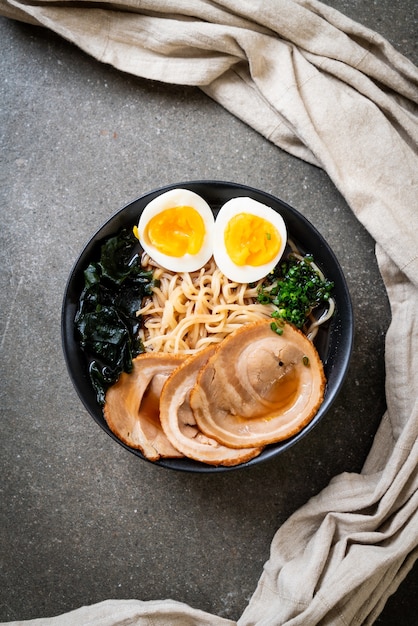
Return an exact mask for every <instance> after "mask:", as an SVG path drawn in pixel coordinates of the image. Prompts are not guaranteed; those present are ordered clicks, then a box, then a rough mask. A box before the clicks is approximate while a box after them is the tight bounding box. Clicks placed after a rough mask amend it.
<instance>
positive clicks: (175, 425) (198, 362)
mask: <svg viewBox="0 0 418 626" xmlns="http://www.w3.org/2000/svg"><path fill="white" fill-rule="evenodd" d="M215 351H216V348H215V347H212V346H209V347H208V348H205V349H204V350H201V351H199V352H198V353H197V354H196V355H193V356H191V357H189V358H188V359H187V360H186V361H185V362H184V363H183V364H182V365H180V366H179V367H178V368H177V369H176V370H174V371H173V373H172V374H171V375H170V376H169V378H168V379H167V382H166V383H165V384H164V387H163V390H162V394H161V398H160V420H161V425H162V427H163V430H164V432H165V434H166V436H167V438H168V439H169V441H170V442H171V443H172V445H173V446H174V447H175V448H177V449H178V450H180V451H181V452H182V453H183V454H184V455H185V456H187V457H189V458H191V459H194V460H197V461H202V462H203V463H207V464H209V465H224V466H232V465H238V464H239V463H244V461H248V460H249V459H252V458H254V457H255V456H257V455H258V454H260V452H261V450H262V448H261V447H258V448H254V447H251V448H241V449H239V450H238V449H232V448H230V447H226V446H224V445H222V444H220V443H218V442H217V441H216V440H215V439H213V438H211V437H208V436H206V435H204V434H203V433H202V432H201V431H200V429H199V427H198V426H197V424H196V420H195V418H194V415H193V411H192V410H191V408H190V404H189V395H190V390H191V389H192V387H193V386H194V384H195V382H196V379H197V376H198V374H199V370H200V368H201V367H202V366H204V365H205V364H206V362H207V361H208V359H209V358H210V357H211V356H212V355H213V354H214V352H215Z"/></svg>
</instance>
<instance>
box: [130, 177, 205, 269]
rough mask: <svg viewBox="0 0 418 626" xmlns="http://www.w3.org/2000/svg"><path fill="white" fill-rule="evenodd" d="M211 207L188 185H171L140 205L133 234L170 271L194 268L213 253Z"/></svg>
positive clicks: (199, 266) (201, 264) (147, 251)
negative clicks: (139, 215)
mask: <svg viewBox="0 0 418 626" xmlns="http://www.w3.org/2000/svg"><path fill="white" fill-rule="evenodd" d="M213 228H214V217H213V213H212V209H211V208H210V206H209V205H208V204H207V202H206V201H205V200H204V199H203V198H202V197H201V196H199V195H198V194H196V193H194V192H193V191H189V190H188V189H180V188H179V189H172V190H170V191H167V192H165V193H162V194H161V195H160V196H157V197H156V198H154V199H153V200H151V202H150V203H149V204H147V206H146V207H145V208H144V210H143V212H142V214H141V217H140V219H139V223H138V231H137V236H138V239H139V242H140V244H141V245H142V247H143V249H144V250H145V252H146V253H147V254H149V256H150V257H151V258H152V259H153V260H154V261H155V262H156V263H158V264H159V265H161V266H162V267H164V268H165V269H168V270H170V271H172V272H179V273H181V272H194V271H195V270H198V269H200V268H201V267H203V266H204V265H205V264H206V263H207V262H208V261H209V259H210V258H211V256H212V254H213Z"/></svg>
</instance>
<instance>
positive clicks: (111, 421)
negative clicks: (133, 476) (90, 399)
mask: <svg viewBox="0 0 418 626" xmlns="http://www.w3.org/2000/svg"><path fill="white" fill-rule="evenodd" d="M185 358H186V356H185V355H179V354H164V353H162V352H155V353H154V352H146V353H144V354H140V355H139V356H137V357H136V358H134V359H133V361H132V365H133V369H132V372H131V373H130V374H127V373H126V372H123V373H122V374H121V375H120V377H119V380H118V381H117V382H116V383H115V384H114V385H112V386H111V387H110V388H109V389H108V390H107V392H106V397H105V404H104V407H103V414H104V417H105V420H106V422H107V424H108V426H109V428H110V430H111V431H112V432H113V434H114V435H116V437H118V438H119V439H120V440H121V441H123V442H124V443H126V444H127V445H128V446H130V447H131V448H137V449H139V450H141V452H142V453H143V455H144V456H145V457H146V458H147V459H149V460H150V461H157V460H158V459H159V458H161V457H182V456H183V455H182V453H181V452H179V451H178V450H177V449H176V448H174V447H173V446H172V444H171V443H170V442H169V440H168V439H167V437H166V436H165V434H164V431H163V429H162V428H161V423H160V418H159V398H160V394H161V390H162V388H163V385H164V383H165V381H166V380H167V378H168V377H169V376H170V374H171V373H172V372H173V370H175V369H176V367H178V366H179V365H180V364H181V363H182V362H183V361H184V360H185Z"/></svg>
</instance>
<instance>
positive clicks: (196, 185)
mask: <svg viewBox="0 0 418 626" xmlns="http://www.w3.org/2000/svg"><path fill="white" fill-rule="evenodd" d="M175 187H183V188H186V189H190V190H191V191H194V192H196V193H197V194H199V195H201V196H202V197H203V198H204V199H205V200H206V201H207V202H208V204H209V205H210V206H211V207H212V209H213V211H214V213H216V212H217V211H218V210H219V208H220V207H221V205H222V204H224V203H225V202H226V201H227V200H230V199H231V198H234V197H237V196H249V197H251V198H254V199H255V200H258V201H259V202H262V203H264V204H267V205H268V206H270V207H272V208H273V209H274V210H276V211H278V212H279V213H280V214H281V215H282V217H283V219H284V220H285V222H286V225H287V229H288V233H289V236H290V237H291V238H292V239H293V240H294V241H295V242H296V243H297V244H298V246H299V248H300V249H301V251H303V252H306V253H312V254H313V255H314V258H315V262H316V263H317V264H318V265H319V267H320V268H321V269H322V270H323V271H324V273H325V275H326V277H327V278H328V279H329V280H331V281H333V282H334V285H335V287H334V292H333V296H334V299H335V301H336V312H335V314H334V316H333V318H332V319H331V321H330V322H328V323H327V324H325V325H324V326H321V327H320V330H319V333H318V335H317V337H316V338H315V345H316V347H317V350H318V352H319V355H320V357H321V359H322V361H323V364H324V369H325V375H326V378H327V386H326V391H325V398H324V402H323V403H322V405H321V407H320V409H319V411H318V413H317V414H316V415H315V417H314V418H313V420H312V421H311V422H310V423H309V424H308V425H307V426H306V427H305V428H304V429H303V430H301V431H300V432H299V433H298V434H297V435H294V436H293V437H291V438H290V439H287V440H285V441H281V442H279V443H276V444H272V445H269V446H267V447H266V448H265V449H264V450H263V452H262V453H261V454H260V455H259V456H258V457H256V458H254V459H252V460H250V461H248V462H246V463H242V464H241V465H238V466H234V467H213V466H210V465H206V464H204V463H199V462H196V461H193V460H190V459H162V460H160V461H158V462H157V465H160V466H163V467H166V468H170V469H176V470H183V471H189V472H204V473H210V472H226V471H231V470H233V469H238V468H242V467H249V466H251V465H255V464H258V463H261V462H263V461H266V460H267V459H271V458H273V457H275V456H277V455H278V454H281V453H282V452H284V451H285V450H287V449H288V448H289V447H290V446H293V445H295V444H296V443H297V442H298V441H299V440H300V439H301V438H302V437H304V436H305V435H307V434H308V433H309V432H310V431H311V430H312V429H313V428H314V427H315V426H316V424H318V422H319V421H320V420H321V418H322V417H323V416H324V415H325V413H326V412H327V411H328V409H329V408H330V406H331V404H332V403H333V401H334V400H335V398H336V396H337V394H338V392H339V390H340V388H341V385H342V383H343V380H344V377H345V374H346V372H347V369H348V365H349V361H350V356H351V351H352V342H353V326H354V324H353V311H352V306H351V300H350V295H349V292H348V288H347V284H346V281H345V278H344V275H343V272H342V270H341V267H340V265H339V263H338V261H337V259H336V257H335V255H334V253H333V252H332V250H331V249H330V247H329V245H328V244H327V243H326V241H325V240H324V238H323V237H322V235H321V234H320V233H319V232H318V231H317V230H316V229H315V228H314V226H312V224H311V223H310V222H309V221H308V220H307V219H306V218H305V217H304V216H303V215H301V214H300V213H299V212H298V211H296V210H295V209H293V208H292V207H291V206H289V205H288V204H286V203H285V202H282V201H281V200H279V199H278V198H275V197H274V196H272V195H270V194H268V193H264V192H263V191H259V190H258V189H253V188H252V187H247V186H244V185H238V184H235V183H228V182H222V181H193V182H183V183H178V184H176V185H170V186H167V187H163V188H160V189H156V190H154V191H151V192H149V193H146V194H145V195H143V196H141V197H140V198H138V199H137V200H135V201H134V202H131V203H130V204H128V205H127V206H126V207H124V208H123V209H121V210H120V211H118V212H117V213H115V214H114V215H113V216H112V217H111V218H110V219H109V220H108V221H107V222H106V223H105V224H104V225H103V226H102V227H101V228H100V229H99V230H98V231H97V232H96V233H95V234H94V235H93V237H92V238H91V239H90V241H89V242H88V244H87V245H86V246H85V248H84V250H83V251H82V252H81V254H80V256H79V258H78V259H77V261H76V263H75V265H74V268H73V270H72V272H71V274H70V277H69V279H68V283H67V286H66V289H65V295H64V301H63V308H62V340H63V350H64V356H65V360H66V363H67V367H68V370H69V373H70V376H71V379H72V381H73V384H74V386H75V388H76V390H77V393H78V395H79V397H80V399H81V401H82V402H83V404H84V406H85V408H86V409H87V410H88V412H89V413H90V414H91V416H92V417H93V419H94V420H95V421H96V422H97V424H99V426H100V427H101V428H102V429H103V430H104V431H105V432H107V434H108V435H110V437H112V438H113V439H114V440H115V441H116V442H117V443H119V444H120V445H121V446H123V447H125V448H126V449H127V450H129V451H130V452H132V453H133V454H135V455H136V456H138V457H139V458H141V459H144V457H143V455H142V454H141V452H140V451H139V450H135V449H133V448H130V447H129V446H127V445H125V444H124V443H122V442H121V441H120V440H119V439H118V438H117V437H116V436H115V435H114V434H113V433H112V432H111V431H110V429H109V428H108V426H107V424H106V421H105V419H104V417H103V412H102V408H101V407H100V405H99V404H98V403H97V401H96V395H95V392H94V390H93V387H92V385H91V383H90V379H89V374H88V369H87V360H86V358H85V355H84V354H83V352H82V350H81V348H80V345H79V342H78V340H77V337H76V335H75V331H74V316H75V313H76V311H77V308H78V303H79V298H80V294H81V291H82V289H83V286H84V275H83V272H84V269H85V268H86V267H87V266H88V264H89V263H90V262H91V261H92V260H96V259H97V258H98V255H99V252H100V247H101V244H102V242H103V240H104V239H105V238H107V237H109V236H110V235H114V234H116V233H117V232H118V231H119V230H120V229H121V228H122V227H129V228H130V229H131V228H132V227H133V226H134V224H137V223H138V219H139V216H140V214H141V211H142V210H143V209H144V207H145V206H146V205H147V204H148V203H149V202H150V201H151V200H152V199H153V198H155V197H156V196H158V195H160V194H161V193H163V192H165V191H168V190H169V189H172V188H175Z"/></svg>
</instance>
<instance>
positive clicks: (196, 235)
mask: <svg viewBox="0 0 418 626" xmlns="http://www.w3.org/2000/svg"><path fill="white" fill-rule="evenodd" d="M205 232H206V229H205V222H204V220H203V218H202V216H201V215H200V213H198V212H197V211H196V209H194V208H193V207H190V206H176V207H172V208H170V209H165V210H164V211H161V212H160V213H158V214H157V215H154V217H152V218H151V219H150V221H149V222H148V224H147V226H146V229H145V231H144V237H145V238H146V239H147V242H148V243H149V244H151V245H152V246H154V248H156V249H157V250H158V251H159V252H161V253H162V254H165V255H167V256H173V257H181V256H184V255H185V254H197V253H198V252H199V250H200V248H201V247H202V244H203V240H204V237H205Z"/></svg>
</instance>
